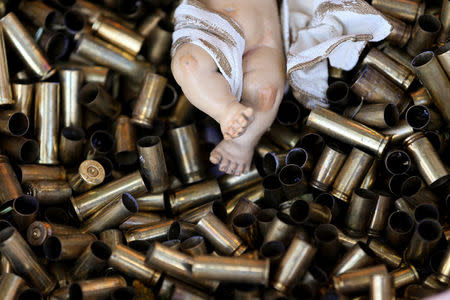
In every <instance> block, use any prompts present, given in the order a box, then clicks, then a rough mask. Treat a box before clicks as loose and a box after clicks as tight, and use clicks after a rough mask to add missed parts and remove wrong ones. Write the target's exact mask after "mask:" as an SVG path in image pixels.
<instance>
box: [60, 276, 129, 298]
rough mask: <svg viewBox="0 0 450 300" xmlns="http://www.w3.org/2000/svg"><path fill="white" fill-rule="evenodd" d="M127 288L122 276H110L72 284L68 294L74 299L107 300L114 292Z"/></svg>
mask: <svg viewBox="0 0 450 300" xmlns="http://www.w3.org/2000/svg"><path fill="white" fill-rule="evenodd" d="M126 286H127V281H126V280H125V278H123V277H122V276H109V277H101V278H95V279H89V280H81V281H78V282H75V283H72V284H71V285H70V286H69V288H68V289H69V291H68V292H69V295H70V298H72V297H73V298H74V299H107V298H108V297H109V296H110V295H111V293H112V292H113V291H115V290H117V289H118V288H121V287H126Z"/></svg>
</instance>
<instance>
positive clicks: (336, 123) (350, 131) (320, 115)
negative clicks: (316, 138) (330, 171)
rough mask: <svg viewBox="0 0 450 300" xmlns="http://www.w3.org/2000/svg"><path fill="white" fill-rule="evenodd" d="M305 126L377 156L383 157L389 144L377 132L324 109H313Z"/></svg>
mask: <svg viewBox="0 0 450 300" xmlns="http://www.w3.org/2000/svg"><path fill="white" fill-rule="evenodd" d="M306 125H307V126H309V127H311V128H314V129H317V130H319V131H321V132H326V134H327V135H329V136H331V137H333V138H336V139H338V140H340V141H342V142H345V143H348V144H351V145H354V146H358V147H361V148H363V149H367V150H369V151H371V152H372V153H375V154H377V155H378V156H381V155H383V153H384V151H385V149H386V146H387V144H388V142H389V138H387V137H385V136H383V135H381V134H379V133H378V132H376V131H374V130H372V129H370V128H368V127H366V126H364V125H361V124H360V123H357V122H354V121H351V120H349V119H346V118H344V117H342V116H340V115H338V114H336V113H334V112H332V111H330V110H327V109H325V108H320V107H317V108H315V109H313V110H312V111H311V113H310V114H309V117H308V119H307V120H306ZM347 160H348V159H347Z"/></svg>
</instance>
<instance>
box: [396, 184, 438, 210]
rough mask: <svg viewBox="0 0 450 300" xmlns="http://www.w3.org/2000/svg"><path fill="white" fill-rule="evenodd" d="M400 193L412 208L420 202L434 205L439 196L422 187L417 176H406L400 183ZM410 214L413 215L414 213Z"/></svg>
mask: <svg viewBox="0 0 450 300" xmlns="http://www.w3.org/2000/svg"><path fill="white" fill-rule="evenodd" d="M400 195H401V196H402V198H403V199H404V200H405V201H406V202H407V203H408V204H409V205H410V206H411V207H413V208H414V207H416V206H418V205H420V204H422V203H432V204H435V205H437V204H438V203H439V198H438V197H437V196H436V195H435V194H434V193H433V192H432V191H431V190H429V189H428V188H427V187H424V184H423V182H422V179H421V178H420V177H419V176H411V177H408V178H406V179H405V180H404V181H403V183H402V186H401V193H400ZM411 215H414V213H413V214H411Z"/></svg>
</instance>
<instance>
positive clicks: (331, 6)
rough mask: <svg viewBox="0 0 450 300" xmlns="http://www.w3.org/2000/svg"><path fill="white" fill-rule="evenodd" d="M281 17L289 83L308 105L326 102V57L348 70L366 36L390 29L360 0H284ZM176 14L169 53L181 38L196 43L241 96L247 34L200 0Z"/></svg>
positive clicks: (187, 2)
mask: <svg viewBox="0 0 450 300" xmlns="http://www.w3.org/2000/svg"><path fill="white" fill-rule="evenodd" d="M280 17H281V23H282V31H283V38H284V47H285V51H286V55H287V68H286V71H287V74H288V79H289V83H290V85H291V86H292V88H293V90H294V96H295V97H296V98H297V99H298V100H299V101H300V102H301V103H302V104H303V105H305V106H306V107H308V108H312V107H314V106H315V105H317V104H318V105H321V106H325V107H327V106H328V103H327V102H326V99H325V92H326V89H327V87H328V82H327V80H328V66H327V58H328V59H329V61H330V64H331V65H332V66H333V67H336V68H340V69H344V70H350V69H352V68H353V67H354V66H355V65H356V63H357V62H358V58H359V55H360V53H361V51H362V50H363V49H364V47H365V46H366V44H367V42H368V41H372V42H377V41H380V40H382V39H384V38H385V37H387V36H388V35H389V33H390V31H391V25H390V24H389V23H388V21H387V20H386V19H385V18H384V17H383V16H382V15H381V13H379V12H378V11H377V10H375V9H374V8H372V7H371V6H370V5H369V4H367V3H366V2H365V1H363V0H282V3H281V6H280ZM174 18H175V31H174V33H173V44H172V55H173V54H174V53H175V52H176V50H177V49H178V47H180V46H181V45H183V44H184V43H192V44H195V45H197V46H200V47H201V48H203V49H204V50H205V51H207V52H208V53H209V54H210V55H211V57H212V58H213V59H214V61H215V62H216V64H217V66H218V68H219V70H220V72H221V73H222V74H223V76H224V77H225V78H226V80H227V81H228V83H229V84H230V88H231V91H232V93H233V94H234V95H235V96H236V98H237V99H239V100H240V99H241V95H242V82H243V73H242V55H243V54H244V50H245V39H244V34H243V33H242V30H241V29H240V27H239V25H238V24H237V23H236V22H235V21H234V20H233V19H231V18H230V17H227V16H225V15H222V14H219V13H217V12H212V11H209V10H208V9H207V8H206V7H204V6H203V4H202V3H201V2H199V1H198V0H183V1H182V3H181V4H180V5H179V6H178V7H177V9H176V10H175V14H174Z"/></svg>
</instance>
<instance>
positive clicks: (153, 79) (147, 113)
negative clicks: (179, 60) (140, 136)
mask: <svg viewBox="0 0 450 300" xmlns="http://www.w3.org/2000/svg"><path fill="white" fill-rule="evenodd" d="M166 84H167V78H165V77H163V76H161V75H158V74H153V73H148V74H146V76H145V80H144V83H143V85H142V87H141V91H140V92H139V96H138V98H137V100H136V104H135V106H134V109H133V113H132V122H133V123H134V124H136V125H139V126H143V127H152V123H153V121H154V120H155V119H156V117H157V115H158V110H159V104H160V103H161V100H162V96H163V94H164V89H165V88H166Z"/></svg>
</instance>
